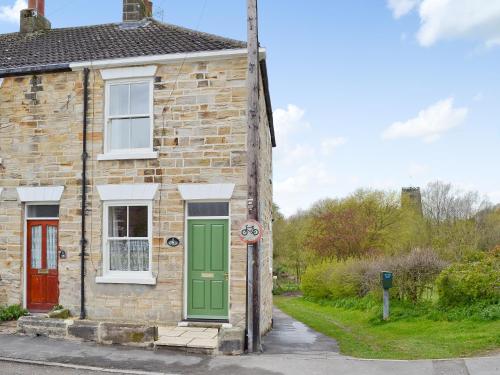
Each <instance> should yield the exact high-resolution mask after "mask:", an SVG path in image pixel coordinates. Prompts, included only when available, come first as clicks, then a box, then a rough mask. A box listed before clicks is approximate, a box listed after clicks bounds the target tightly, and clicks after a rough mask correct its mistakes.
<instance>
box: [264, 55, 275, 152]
mask: <svg viewBox="0 0 500 375" xmlns="http://www.w3.org/2000/svg"><path fill="white" fill-rule="evenodd" d="M260 71H261V73H262V84H263V86H264V87H263V89H264V98H265V100H266V111H267V121H268V122H269V131H270V132H271V144H272V146H273V147H276V135H275V133H274V117H273V106H272V103H271V94H270V91H269V77H268V75H267V63H266V60H265V59H263V60H261V61H260Z"/></svg>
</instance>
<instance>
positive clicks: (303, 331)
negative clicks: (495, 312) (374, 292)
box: [0, 310, 500, 375]
mask: <svg viewBox="0 0 500 375" xmlns="http://www.w3.org/2000/svg"><path fill="white" fill-rule="evenodd" d="M275 314H276V315H275V330H274V331H273V332H272V333H271V334H270V335H268V337H266V338H265V339H264V342H263V345H264V348H265V349H266V352H265V353H264V354H260V355H247V356H240V357H204V356H196V355H186V354H182V353H179V352H168V351H158V352H154V351H151V350H144V349H134V348H125V347H118V346H98V345H95V344H92V343H79V342H71V341H64V340H53V339H47V338H42V337H21V336H14V335H0V374H2V375H12V374H89V375H90V374H92V375H94V374H103V373H115V374H151V373H153V374H193V375H201V374H207V375H210V374H217V375H233V374H237V375H260V374H263V375H274V374H291V375H295V374H297V375H299V374H300V375H304V374H306V375H316V374H318V375H320V374H321V375H323V374H331V375H337V374H338V375H364V374H367V375H379V374H380V375H382V374H383V375H396V374H397V375H401V374H403V375H462V374H463V375H500V357H490V358H477V359H458V360H445V361H431V360H427V361H373V360H359V359H354V358H349V357H345V356H342V355H340V354H338V347H337V344H336V343H335V341H334V340H332V339H330V338H328V337H325V336H323V335H321V334H318V333H316V332H314V331H312V330H310V329H309V328H307V327H305V326H304V325H303V324H301V323H299V322H297V321H295V320H293V319H292V318H290V317H288V316H287V315H285V314H283V313H282V312H280V311H279V310H276V311H275ZM13 361H14V362H13ZM25 362H27V363H25ZM47 364H48V365H50V367H49V368H47V367H46V366H45V365H47ZM57 364H64V365H65V366H66V367H63V368H61V367H59V366H58V365H57Z"/></svg>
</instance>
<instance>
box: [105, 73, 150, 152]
mask: <svg viewBox="0 0 500 375" xmlns="http://www.w3.org/2000/svg"><path fill="white" fill-rule="evenodd" d="M134 83H148V84H149V114H146V113H144V114H134V115H123V116H111V115H110V96H111V95H110V88H111V86H116V85H130V84H134ZM153 95H154V79H153V77H138V78H123V79H110V80H107V81H106V83H105V95H104V97H105V101H104V102H105V104H104V105H105V109H104V114H105V115H104V153H103V154H101V155H98V156H97V160H125V159H156V158H158V152H156V151H154V148H153V147H154V145H153V138H154V134H153V132H154V98H153ZM144 117H149V132H150V134H149V147H144V148H129V149H120V150H111V148H110V142H111V137H110V134H109V127H110V125H111V120H112V119H127V118H144Z"/></svg>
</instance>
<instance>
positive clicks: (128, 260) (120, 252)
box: [109, 240, 149, 271]
mask: <svg viewBox="0 0 500 375" xmlns="http://www.w3.org/2000/svg"><path fill="white" fill-rule="evenodd" d="M109 257H110V270H111V271H148V270H149V241H148V240H109Z"/></svg>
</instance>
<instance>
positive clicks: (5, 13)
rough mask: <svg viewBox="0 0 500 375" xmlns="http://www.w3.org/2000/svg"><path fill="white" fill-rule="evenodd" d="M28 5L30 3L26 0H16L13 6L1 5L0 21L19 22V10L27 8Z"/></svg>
mask: <svg viewBox="0 0 500 375" xmlns="http://www.w3.org/2000/svg"><path fill="white" fill-rule="evenodd" d="M27 7H28V3H27V2H26V0H16V2H15V3H14V4H13V5H11V6H9V5H3V6H0V21H6V22H11V23H18V22H19V12H21V10H22V9H26V8H27Z"/></svg>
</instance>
